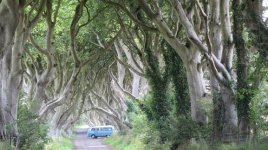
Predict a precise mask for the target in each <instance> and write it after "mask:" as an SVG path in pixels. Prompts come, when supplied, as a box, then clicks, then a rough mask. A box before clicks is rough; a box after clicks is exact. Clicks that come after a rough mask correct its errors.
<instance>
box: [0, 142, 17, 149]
mask: <svg viewBox="0 0 268 150" xmlns="http://www.w3.org/2000/svg"><path fill="white" fill-rule="evenodd" d="M0 149H1V150H15V148H13V147H12V146H11V145H10V144H7V143H5V142H0Z"/></svg>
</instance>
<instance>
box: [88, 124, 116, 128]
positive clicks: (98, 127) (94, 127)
mask: <svg viewBox="0 0 268 150" xmlns="http://www.w3.org/2000/svg"><path fill="white" fill-rule="evenodd" d="M105 127H111V128H114V126H112V125H106V126H94V127H91V128H105Z"/></svg>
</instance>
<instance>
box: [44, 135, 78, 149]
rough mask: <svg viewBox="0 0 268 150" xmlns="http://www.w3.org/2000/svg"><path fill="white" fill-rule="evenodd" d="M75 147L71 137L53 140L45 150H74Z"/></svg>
mask: <svg viewBox="0 0 268 150" xmlns="http://www.w3.org/2000/svg"><path fill="white" fill-rule="evenodd" d="M73 149H74V145H73V142H72V138H71V137H62V138H59V139H55V140H52V141H51V142H49V143H48V144H47V145H46V146H45V150H73Z"/></svg>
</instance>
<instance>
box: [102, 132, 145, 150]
mask: <svg viewBox="0 0 268 150" xmlns="http://www.w3.org/2000/svg"><path fill="white" fill-rule="evenodd" d="M105 143H106V144H108V145H110V146H111V147H113V148H115V149H116V150H145V146H144V144H143V143H142V142H141V140H140V139H138V137H136V138H131V137H130V136H128V135H125V136H121V135H114V136H111V137H109V138H106V139H105Z"/></svg>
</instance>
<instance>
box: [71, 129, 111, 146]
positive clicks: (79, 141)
mask: <svg viewBox="0 0 268 150" xmlns="http://www.w3.org/2000/svg"><path fill="white" fill-rule="evenodd" d="M74 147H75V150H114V149H112V148H110V147H109V146H107V145H105V143H104V141H103V138H98V139H91V138H88V137H87V129H84V128H80V129H77V130H76V136H75V139H74Z"/></svg>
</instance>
